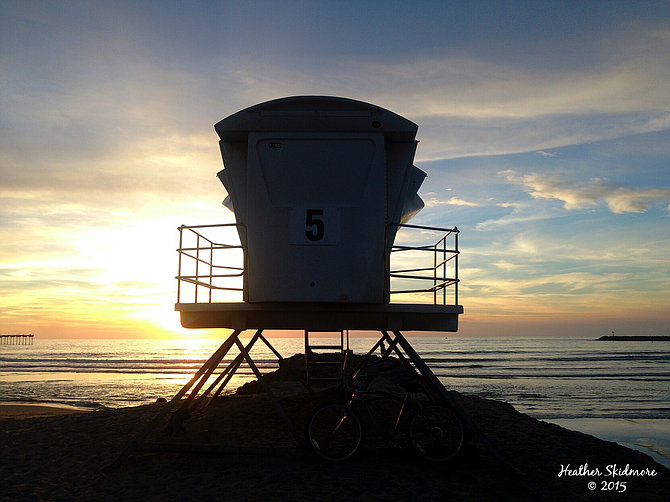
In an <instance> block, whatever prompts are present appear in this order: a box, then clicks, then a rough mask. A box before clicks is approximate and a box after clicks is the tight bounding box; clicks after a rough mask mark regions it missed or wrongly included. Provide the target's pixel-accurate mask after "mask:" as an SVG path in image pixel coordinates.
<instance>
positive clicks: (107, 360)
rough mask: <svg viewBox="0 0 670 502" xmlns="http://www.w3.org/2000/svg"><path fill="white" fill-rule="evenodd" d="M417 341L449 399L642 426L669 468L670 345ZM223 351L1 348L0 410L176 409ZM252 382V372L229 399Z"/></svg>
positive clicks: (176, 343)
mask: <svg viewBox="0 0 670 502" xmlns="http://www.w3.org/2000/svg"><path fill="white" fill-rule="evenodd" d="M376 340H377V339H373V338H357V337H351V339H350V348H352V349H353V350H354V352H355V353H365V352H367V351H368V350H369V349H370V348H371V347H372V345H373V344H374V343H375V342H376ZM270 341H271V343H272V344H273V345H274V346H275V348H276V349H277V350H278V351H279V352H280V353H281V354H282V355H283V356H284V357H289V356H291V355H293V354H295V353H302V352H304V341H303V339H302V338H272V339H270ZM409 341H410V343H411V344H412V346H413V347H414V349H415V350H416V351H417V352H418V353H419V354H420V355H421V356H422V357H423V359H424V360H425V361H426V363H427V364H428V365H429V366H430V367H431V368H432V370H433V371H434V372H435V374H436V375H437V376H438V378H439V379H440V380H441V381H442V382H443V383H444V384H445V386H446V387H447V388H448V389H450V390H456V391H458V392H461V393H465V394H472V395H477V396H480V397H484V398H490V399H497V400H501V401H505V402H507V403H510V404H512V405H513V406H514V407H515V408H516V409H517V410H518V411H520V412H523V413H526V414H528V415H530V416H532V417H535V418H538V419H542V420H548V421H553V422H554V423H558V424H560V425H566V424H568V425H572V427H571V428H575V429H578V430H582V431H583V432H588V433H593V434H595V435H598V436H600V437H603V438H604V439H611V440H618V441H619V442H624V443H625V442H626V441H623V440H622V439H621V434H619V435H618V436H617V435H616V434H615V435H614V436H612V437H604V436H608V434H609V435H610V436H611V435H612V430H611V429H612V427H611V424H613V423H618V424H619V425H618V426H617V430H619V431H622V430H624V429H625V428H626V427H628V428H630V427H631V424H645V429H647V434H646V435H647V436H653V437H646V438H643V439H640V437H638V436H640V428H639V427H638V428H635V429H634V431H633V433H631V434H632V435H633V436H636V437H634V438H633V439H631V441H629V442H628V443H629V445H633V446H636V445H637V446H640V444H641V443H643V444H642V446H644V447H645V448H648V447H649V446H650V445H651V448H652V450H655V451H657V453H658V451H659V449H660V453H661V455H662V456H663V457H666V460H667V457H670V453H668V451H667V450H670V427H669V425H670V342H662V341H655V342H651V341H649V342H646V341H645V342H643V341H637V342H623V341H596V340H594V339H593V338H583V337H581V338H567V337H566V338H496V337H490V338H467V337H449V338H448V339H445V338H444V337H425V338H418V337H410V338H409ZM221 343H222V340H213V339H197V338H189V339H182V340H47V339H40V338H39V337H36V338H35V341H34V344H33V345H0V402H5V403H7V402H9V403H11V402H22V403H47V404H66V405H70V406H77V407H84V408H119V407H125V406H136V405H140V404H147V403H153V402H155V401H156V399H157V398H160V397H162V398H166V399H168V400H169V399H170V398H171V397H173V396H174V395H175V394H176V393H177V391H178V390H179V389H180V388H181V387H182V386H183V385H184V384H185V383H186V382H187V381H188V380H189V379H190V378H191V376H192V375H193V374H194V373H195V372H196V371H197V369H198V368H199V367H200V366H201V365H202V363H203V362H204V361H205V360H206V359H207V358H208V357H209V356H210V355H211V354H212V353H213V352H214V351H215V350H216V349H217V348H218V346H219V345H220V344H221ZM234 355H235V354H231V355H229V356H227V357H226V360H228V361H229V360H232V358H233V357H234ZM252 356H253V357H254V360H255V362H256V363H257V364H258V366H259V368H260V369H261V371H262V372H268V371H272V370H274V369H276V368H277V362H276V358H275V357H274V356H273V355H272V353H271V352H270V351H269V350H268V349H267V348H266V347H265V345H264V344H262V343H261V342H258V343H257V345H256V347H255V348H254V350H253V352H252ZM253 378H254V377H253V374H252V373H251V370H250V369H249V368H247V367H246V365H244V366H243V367H242V368H241V371H239V372H238V374H237V375H236V377H235V378H234V379H233V380H232V381H231V383H230V384H229V391H230V392H232V391H234V389H236V388H237V387H238V386H240V385H242V384H243V383H244V382H246V381H249V380H252V379H253ZM603 420H605V421H607V420H609V421H608V422H603ZM604 423H607V424H610V425H609V427H605V428H603V424H604ZM652 429H653V430H655V431H656V432H655V433H653V434H652V433H651V432H652ZM645 441H646V444H644V443H645ZM664 463H665V462H664Z"/></svg>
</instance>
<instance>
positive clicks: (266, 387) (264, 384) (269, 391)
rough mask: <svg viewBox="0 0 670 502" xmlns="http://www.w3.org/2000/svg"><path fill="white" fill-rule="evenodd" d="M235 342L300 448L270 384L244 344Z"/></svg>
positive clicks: (294, 430)
mask: <svg viewBox="0 0 670 502" xmlns="http://www.w3.org/2000/svg"><path fill="white" fill-rule="evenodd" d="M235 343H236V344H237V348H238V349H239V350H240V353H241V354H244V359H245V360H246V361H247V364H248V365H249V367H250V368H251V371H253V372H254V375H256V379H257V380H258V381H259V383H260V384H261V387H263V390H264V391H265V393H266V394H267V395H268V398H269V399H270V401H271V402H272V404H273V405H274V406H275V408H276V409H277V411H278V412H279V414H280V415H281V417H282V419H283V420H284V423H286V426H287V427H288V429H289V430H290V431H291V434H293V437H294V438H295V440H296V442H297V443H298V446H300V447H301V448H302V447H303V442H302V438H301V437H300V435H299V434H298V431H297V430H296V429H295V427H294V426H293V422H291V419H290V418H289V417H288V415H287V414H286V412H285V411H284V408H282V406H281V404H279V401H278V400H277V398H276V397H275V395H274V393H273V392H272V389H270V386H269V385H268V383H267V381H266V380H265V378H263V375H261V372H260V371H258V368H257V367H256V363H254V361H253V360H252V359H251V356H249V353H248V352H247V351H246V349H245V348H244V346H243V345H242V343H241V342H240V341H239V340H237V339H236V340H235Z"/></svg>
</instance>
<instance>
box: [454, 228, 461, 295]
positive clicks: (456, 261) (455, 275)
mask: <svg viewBox="0 0 670 502" xmlns="http://www.w3.org/2000/svg"><path fill="white" fill-rule="evenodd" d="M454 230H455V234H454V250H455V251H456V257H455V258H454V264H455V265H454V267H455V270H454V279H456V283H455V284H454V305H458V255H459V254H460V253H459V252H458V228H456V227H454Z"/></svg>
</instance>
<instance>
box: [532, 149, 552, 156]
mask: <svg viewBox="0 0 670 502" xmlns="http://www.w3.org/2000/svg"><path fill="white" fill-rule="evenodd" d="M535 153H536V154H538V155H542V156H543V157H555V156H556V155H558V154H557V153H556V152H553V153H552V152H545V151H544V150H538V151H537V152H535Z"/></svg>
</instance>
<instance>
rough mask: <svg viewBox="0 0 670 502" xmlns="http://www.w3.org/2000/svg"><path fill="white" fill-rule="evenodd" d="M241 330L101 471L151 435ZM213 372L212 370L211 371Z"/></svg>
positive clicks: (235, 333) (119, 461) (121, 459)
mask: <svg viewBox="0 0 670 502" xmlns="http://www.w3.org/2000/svg"><path fill="white" fill-rule="evenodd" d="M241 332H242V330H239V329H238V330H235V331H234V332H233V333H232V334H231V335H230V336H229V337H228V338H227V339H226V341H224V342H223V343H222V344H221V347H219V348H218V350H217V351H216V352H214V354H212V356H211V357H210V358H209V359H208V360H207V362H205V364H203V365H202V366H201V368H200V369H199V370H198V371H197V372H196V374H195V375H193V377H192V378H191V379H190V380H189V381H188V383H187V384H186V385H184V386H183V387H182V388H181V390H180V391H179V392H177V394H176V395H175V396H174V397H173V398H172V400H171V401H170V402H168V403H166V404H165V406H163V408H162V409H161V410H160V412H158V414H157V415H156V416H155V417H154V418H153V420H152V421H151V422H149V424H148V425H147V426H146V427H145V428H144V429H142V431H140V433H139V434H138V435H137V436H135V438H134V439H133V440H132V441H131V442H130V443H129V444H128V446H126V448H125V449H124V450H123V451H122V452H121V454H120V455H119V456H118V457H117V458H116V460H114V462H112V463H111V464H110V465H109V466H108V467H105V468H103V469H101V470H102V471H110V470H112V469H114V468H116V467H118V466H119V465H121V464H122V463H123V461H124V460H126V458H128V456H129V455H130V454H131V453H132V452H133V451H135V450H137V447H138V446H139V445H140V444H141V443H142V442H143V441H144V440H145V439H146V438H147V436H149V434H151V432H152V431H153V430H154V429H155V428H156V427H157V426H158V425H159V424H160V423H161V421H162V420H163V418H165V416H166V415H167V414H168V413H169V412H170V411H171V410H172V408H174V407H175V405H176V404H177V403H178V402H179V401H180V400H181V398H182V397H184V395H185V394H186V393H187V392H188V390H189V389H190V388H191V387H192V386H193V384H194V383H195V382H196V381H197V380H198V379H200V378H201V377H202V376H203V375H204V374H205V373H206V372H207V371H208V370H209V369H210V367H216V366H218V364H219V363H220V362H221V359H223V357H224V356H225V355H226V354H227V353H228V351H229V350H230V348H231V347H232V346H233V344H234V343H235V342H236V341H237V339H238V337H239V336H240V333H241ZM212 371H213V370H212Z"/></svg>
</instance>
